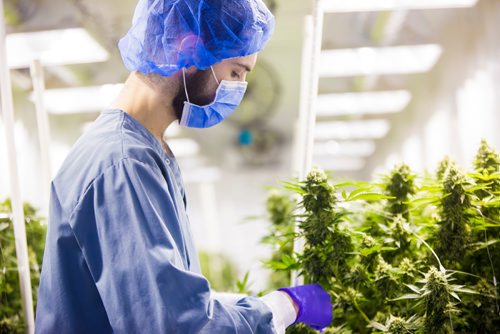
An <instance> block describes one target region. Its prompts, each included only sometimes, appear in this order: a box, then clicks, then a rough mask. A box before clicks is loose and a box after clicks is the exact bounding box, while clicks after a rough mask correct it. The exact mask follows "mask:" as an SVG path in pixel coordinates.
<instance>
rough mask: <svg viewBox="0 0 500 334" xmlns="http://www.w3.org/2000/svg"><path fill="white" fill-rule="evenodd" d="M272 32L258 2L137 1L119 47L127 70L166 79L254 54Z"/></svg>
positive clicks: (264, 9) (270, 18) (271, 20)
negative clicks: (189, 69)
mask: <svg viewBox="0 0 500 334" xmlns="http://www.w3.org/2000/svg"><path fill="white" fill-rule="evenodd" d="M273 30H274V16H273V15H272V14H271V12H270V11H269V10H268V9H267V7H266V5H265V4H264V3H263V2H262V0H140V1H139V3H138V4H137V8H136V9H135V13H134V18H133V20H132V27H131V28H130V30H129V31H128V33H127V34H126V35H125V36H124V37H123V38H122V39H121V40H120V41H119V43H118V47H119V49H120V53H121V56H122V58H123V61H124V63H125V66H126V67H127V69H129V70H130V71H139V72H142V73H156V74H161V75H165V76H169V75H172V74H174V73H175V72H177V71H179V70H180V69H182V68H183V67H190V66H196V67H197V68H199V69H206V68H208V67H210V66H211V65H213V64H215V63H217V62H219V61H221V60H223V59H227V58H233V57H241V56H247V55H251V54H254V53H256V52H258V51H260V50H262V49H263V48H264V46H265V44H266V43H267V41H268V40H269V38H270V37H271V34H272V32H273Z"/></svg>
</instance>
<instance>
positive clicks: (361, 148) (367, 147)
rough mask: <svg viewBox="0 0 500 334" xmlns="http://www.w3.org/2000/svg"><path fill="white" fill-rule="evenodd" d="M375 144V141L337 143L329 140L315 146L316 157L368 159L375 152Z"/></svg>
mask: <svg viewBox="0 0 500 334" xmlns="http://www.w3.org/2000/svg"><path fill="white" fill-rule="evenodd" d="M375 148H376V145H375V142H374V141H373V140H355V141H337V140H329V141H326V142H319V143H315V144H314V155H315V156H317V157H321V156H329V157H339V156H343V157H345V156H352V157H368V156H370V155H372V154H373V153H374V152H375Z"/></svg>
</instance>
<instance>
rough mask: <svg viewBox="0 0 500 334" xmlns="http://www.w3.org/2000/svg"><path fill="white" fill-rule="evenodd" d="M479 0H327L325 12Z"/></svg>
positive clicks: (449, 4)
mask: <svg viewBox="0 0 500 334" xmlns="http://www.w3.org/2000/svg"><path fill="white" fill-rule="evenodd" d="M476 3H477V0H326V1H324V2H323V10H324V11H325V13H348V12H370V11H390V10H411V9H439V8H468V7H474V6H475V5H476Z"/></svg>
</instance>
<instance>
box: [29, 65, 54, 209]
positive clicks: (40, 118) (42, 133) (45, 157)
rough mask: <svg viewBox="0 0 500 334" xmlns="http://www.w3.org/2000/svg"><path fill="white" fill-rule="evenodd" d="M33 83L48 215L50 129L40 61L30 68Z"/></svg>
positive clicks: (43, 191) (50, 174) (45, 203)
mask: <svg viewBox="0 0 500 334" xmlns="http://www.w3.org/2000/svg"><path fill="white" fill-rule="evenodd" d="M30 72H31V78H32V81H33V97H34V100H35V109H36V119H37V125H38V141H39V143H40V160H41V173H42V193H43V194H42V202H43V205H42V207H43V210H42V211H43V213H42V214H43V215H45V216H48V214H49V198H50V183H51V180H52V168H51V165H50V127H49V117H48V115H47V111H46V110H45V107H44V103H43V93H44V91H45V82H44V75H43V67H42V64H41V63H40V60H38V59H34V60H33V62H32V63H31V67H30Z"/></svg>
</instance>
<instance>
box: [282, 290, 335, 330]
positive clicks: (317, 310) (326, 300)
mask: <svg viewBox="0 0 500 334" xmlns="http://www.w3.org/2000/svg"><path fill="white" fill-rule="evenodd" d="M278 290H280V291H284V292H286V293H288V294H289V295H290V297H291V298H292V299H293V300H294V301H295V303H297V305H298V306H299V314H298V315H297V320H295V322H302V323H304V324H306V325H308V326H310V327H311V328H314V329H316V330H322V329H323V328H325V327H326V326H328V325H329V324H330V323H331V322H332V311H333V306H332V302H331V300H330V295H329V294H328V292H326V291H325V290H323V288H322V287H321V285H319V284H306V285H299V286H294V287H290V288H281V289H278Z"/></svg>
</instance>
